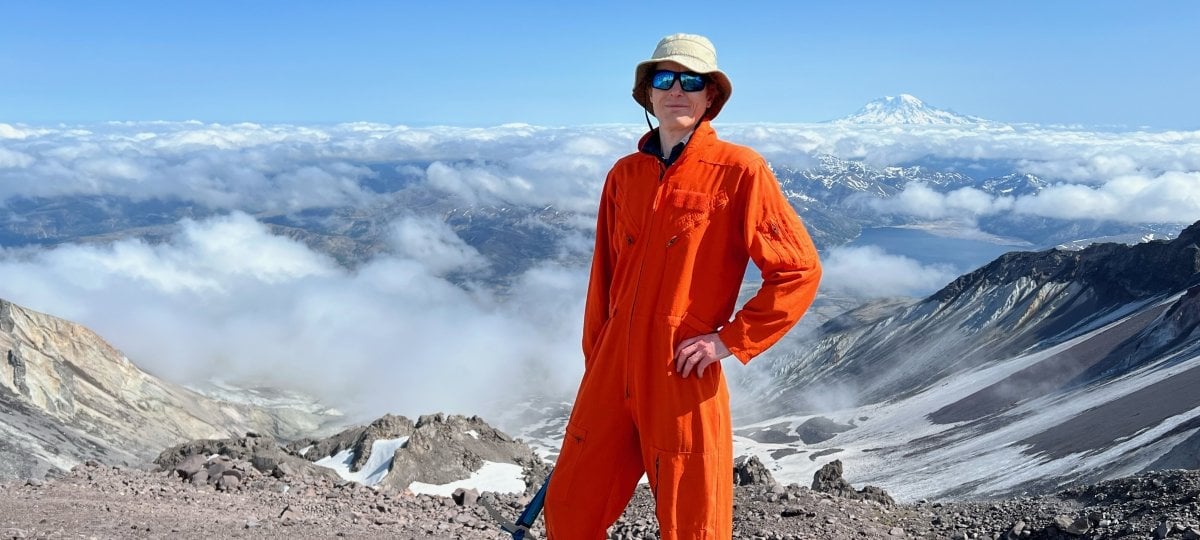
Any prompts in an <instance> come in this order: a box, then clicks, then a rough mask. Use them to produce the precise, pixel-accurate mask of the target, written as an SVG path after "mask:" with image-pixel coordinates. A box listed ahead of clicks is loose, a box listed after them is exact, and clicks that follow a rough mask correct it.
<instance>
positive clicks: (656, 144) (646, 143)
mask: <svg viewBox="0 0 1200 540" xmlns="http://www.w3.org/2000/svg"><path fill="white" fill-rule="evenodd" d="M699 125H700V123H699V122H697V123H696V126H697V127H699ZM695 133H696V131H695V130H692V131H690V132H688V134H687V135H684V137H683V140H682V141H679V144H676V145H675V146H674V147H673V148H671V152H670V153H668V152H666V151H664V150H663V147H662V139H661V138H660V137H659V136H658V128H654V129H653V130H651V131H650V133H649V134H647V135H646V136H645V137H643V138H642V141H641V143H639V144H638V150H640V151H642V152H645V153H647V154H650V155H652V156H654V157H656V158H658V160H659V161H661V162H662V163H663V165H664V166H667V167H670V166H671V164H672V163H675V161H676V160H678V159H679V156H680V154H683V149H684V148H685V147H686V146H687V143H688V141H690V140H692V135H693V134H695Z"/></svg>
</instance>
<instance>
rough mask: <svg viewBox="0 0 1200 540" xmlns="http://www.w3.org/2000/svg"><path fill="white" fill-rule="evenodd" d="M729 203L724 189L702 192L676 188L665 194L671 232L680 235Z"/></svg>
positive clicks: (697, 225)
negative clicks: (715, 191) (714, 191)
mask: <svg viewBox="0 0 1200 540" xmlns="http://www.w3.org/2000/svg"><path fill="white" fill-rule="evenodd" d="M726 204H729V197H728V196H727V195H725V192H724V191H718V192H717V193H715V194H713V193H704V192H701V191H687V190H683V189H677V190H675V191H672V192H671V193H670V195H668V196H667V207H668V211H669V212H670V215H669V218H668V219H669V224H670V225H669V227H670V230H671V232H672V234H675V235H681V234H684V233H686V232H688V231H690V230H692V229H695V228H697V227H699V226H700V225H703V224H704V223H706V222H708V220H709V218H710V217H711V216H712V213H713V211H714V210H717V209H720V208H723V207H724V206H725V205H726Z"/></svg>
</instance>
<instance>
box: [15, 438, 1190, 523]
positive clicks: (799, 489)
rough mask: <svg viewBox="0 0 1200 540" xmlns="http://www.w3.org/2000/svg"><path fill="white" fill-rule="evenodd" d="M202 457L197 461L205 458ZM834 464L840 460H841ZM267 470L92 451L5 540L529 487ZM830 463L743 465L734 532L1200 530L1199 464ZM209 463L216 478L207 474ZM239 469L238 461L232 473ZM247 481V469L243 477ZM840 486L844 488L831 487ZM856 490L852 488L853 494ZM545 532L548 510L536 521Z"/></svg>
mask: <svg viewBox="0 0 1200 540" xmlns="http://www.w3.org/2000/svg"><path fill="white" fill-rule="evenodd" d="M198 465H199V466H200V468H197V466H198ZM831 465H832V464H831ZM288 467H289V466H287V465H284V466H281V467H277V468H276V469H275V470H274V471H275V472H272V473H264V472H262V471H260V470H259V469H258V468H257V466H255V465H254V464H253V463H251V462H249V461H245V460H242V459H240V458H230V457H228V456H215V457H212V458H211V459H204V460H203V463H202V464H201V462H200V461H199V460H196V459H192V458H186V459H184V460H182V461H180V462H179V463H178V464H176V465H175V466H173V467H171V468H170V469H169V470H140V469H130V468H123V467H113V466H106V465H100V464H98V463H96V462H95V461H89V462H86V463H84V464H82V465H79V466H77V467H75V468H74V469H72V470H71V471H69V472H67V473H65V474H64V475H62V476H60V477H57V478H52V479H49V480H46V481H45V482H42V481H37V480H29V481H26V482H23V483H10V484H0V539H8V538H43V537H79V536H81V537H98V538H125V537H147V538H185V539H188V538H196V539H199V538H214V537H218V538H262V537H279V538H282V537H299V538H306V537H347V538H402V539H403V538H413V539H415V538H422V539H423V538H438V539H480V540H483V539H490V540H495V539H496V538H501V537H502V535H501V533H500V532H499V531H498V528H497V526H496V524H495V523H494V521H493V520H492V518H491V517H490V514H489V513H488V512H487V510H486V509H485V507H484V506H483V504H484V503H485V502H486V503H487V504H490V505H491V506H493V507H495V508H497V509H499V510H500V511H501V512H502V513H504V514H505V515H507V516H516V515H517V514H518V513H519V512H520V510H521V508H523V506H524V504H526V503H527V502H528V500H529V494H528V493H526V494H522V495H498V494H494V493H483V494H479V493H475V492H473V491H469V490H459V491H458V492H456V493H455V495H454V496H453V497H435V496H429V495H414V494H413V493H412V492H410V491H407V490H397V489H394V488H392V487H390V486H387V485H380V486H375V487H366V486H362V485H360V484H356V483H353V482H347V481H343V480H337V479H333V478H330V477H329V476H327V475H323V474H310V473H309V472H308V470H307V469H302V470H300V471H296V472H294V473H287V472H282V471H285V470H286V469H288ZM835 469H836V468H835V467H832V466H831V467H827V468H826V470H823V471H821V473H819V474H818V475H816V476H817V478H815V479H814V487H805V486H799V485H797V484H791V485H787V486H784V485H781V484H779V483H777V482H775V481H774V480H773V479H772V478H771V477H770V474H769V472H767V471H766V469H765V468H762V466H761V463H757V460H755V459H753V458H751V459H745V460H741V462H740V463H739V465H738V468H737V469H735V471H734V476H735V478H737V479H738V482H739V485H737V486H736V488H735V509H734V533H733V538H738V539H755V540H794V539H811V540H839V539H860V538H867V539H873V538H877V539H885V540H888V539H894V538H927V539H964V540H965V539H993V540H995V539H1004V540H1010V539H1012V540H1015V539H1033V540H1051V539H1053V540H1061V539H1072V540H1073V539H1109V538H1128V539H1142V538H1155V539H1157V538H1176V539H1187V540H1194V539H1198V538H1200V533H1198V532H1197V527H1196V523H1197V516H1198V515H1200V513H1198V512H1197V504H1198V502H1197V496H1198V495H1200V472H1197V471H1181V470H1174V471H1163V472H1155V473H1148V474H1144V475H1140V476H1137V477H1132V478H1126V479H1122V480H1116V481H1112V482H1105V483H1102V484H1097V485H1092V486H1084V487H1079V488H1072V489H1068V490H1065V491H1062V492H1060V493H1058V494H1056V495H1054V496H1045V497H1029V498H1020V499H1009V500H1003V501H992V502H966V503H940V502H927V501H921V502H918V503H916V504H888V503H887V500H886V499H884V500H880V499H879V498H876V497H870V496H869V495H870V494H873V493H875V492H874V491H872V490H866V489H865V488H864V489H862V490H851V491H846V490H845V489H843V488H844V487H845V486H844V485H842V483H841V482H839V481H838V480H840V478H834V477H833V473H834V472H835ZM201 470H203V471H204V475H201V474H200V471H201ZM230 471H237V472H230ZM234 479H236V480H234ZM822 485H830V486H834V487H836V488H837V489H838V492H839V493H843V494H845V495H849V496H841V495H837V494H834V493H826V492H822V491H820V490H819V489H823V488H822ZM851 493H852V494H851ZM533 532H534V534H535V535H537V537H538V538H545V536H544V529H543V528H542V525H541V522H540V521H539V523H538V526H537V527H535V529H534V531H533ZM608 537H609V538H613V539H620V540H633V539H637V540H645V539H656V538H659V535H658V529H657V524H656V521H655V517H654V501H653V497H652V495H651V493H650V490H649V489H648V488H647V487H646V486H644V485H643V486H639V487H638V489H637V490H636V493H635V495H634V498H633V500H632V501H631V503H630V505H629V507H628V509H627V510H626V512H625V514H624V515H623V516H622V517H621V518H620V520H619V521H618V522H617V523H616V524H615V525H614V526H613V527H612V528H611V529H610V530H609V534H608Z"/></svg>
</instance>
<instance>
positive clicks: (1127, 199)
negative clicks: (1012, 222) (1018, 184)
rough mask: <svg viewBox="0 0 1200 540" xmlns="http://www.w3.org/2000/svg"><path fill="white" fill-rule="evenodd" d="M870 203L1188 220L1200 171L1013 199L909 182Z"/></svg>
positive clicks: (948, 212) (1199, 215)
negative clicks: (896, 192)
mask: <svg viewBox="0 0 1200 540" xmlns="http://www.w3.org/2000/svg"><path fill="white" fill-rule="evenodd" d="M870 206H871V207H872V208H874V209H876V210H877V211H880V212H883V213H895V214H904V215H909V216H915V217H919V218H923V219H943V218H959V219H968V220H969V219H973V218H975V217H979V216H987V215H992V214H997V213H1000V212H1009V211H1011V212H1016V213H1019V214H1028V215H1033V216H1039V217H1050V218H1060V219H1087V220H1092V219H1102V220H1112V221H1120V222H1128V223H1191V222H1194V221H1196V220H1200V172H1176V171H1171V172H1166V173H1162V174H1160V175H1159V176H1156V177H1147V176H1142V175H1131V176H1119V177H1116V178H1113V179H1111V180H1109V181H1107V182H1105V183H1103V184H1099V185H1088V184H1067V183H1060V184H1056V185H1053V186H1050V187H1047V188H1046V189H1044V190H1042V191H1041V192H1040V193H1038V194H1037V195H1023V196H1020V197H1016V198H1013V197H1007V196H999V197H993V196H991V195H988V194H987V193H984V192H982V191H979V190H977V189H974V188H961V189H957V190H953V191H950V192H947V193H940V192H937V191H934V190H933V189H931V188H930V187H928V186H926V185H924V184H921V183H914V184H910V185H909V186H907V187H906V188H905V190H904V191H902V192H900V193H899V194H898V195H896V196H895V197H892V198H890V199H872V200H870Z"/></svg>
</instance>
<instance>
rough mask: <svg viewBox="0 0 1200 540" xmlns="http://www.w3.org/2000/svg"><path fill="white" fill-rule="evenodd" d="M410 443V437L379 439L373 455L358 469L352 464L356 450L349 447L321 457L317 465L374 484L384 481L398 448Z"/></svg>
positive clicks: (367, 484) (348, 478)
mask: <svg viewBox="0 0 1200 540" xmlns="http://www.w3.org/2000/svg"><path fill="white" fill-rule="evenodd" d="M406 444H408V437H400V438H398V439H378V440H376V441H375V442H374V443H372V444H371V457H370V458H367V462H366V463H365V464H364V465H363V466H362V468H361V469H359V470H358V471H351V470H350V464H351V463H354V450H353V449H347V450H342V451H341V452H338V453H337V454H335V455H333V456H330V457H327V458H324V459H321V460H319V461H317V462H316V465H320V466H322V467H326V468H330V469H333V470H334V471H335V472H337V473H338V476H340V477H342V478H344V479H346V480H350V481H352V482H358V483H360V484H362V485H364V486H373V485H376V484H378V483H379V482H381V481H383V479H384V477H386V476H387V473H388V471H390V470H391V469H392V459H393V458H394V457H395V454H396V450H398V449H400V448H404V445H406Z"/></svg>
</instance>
